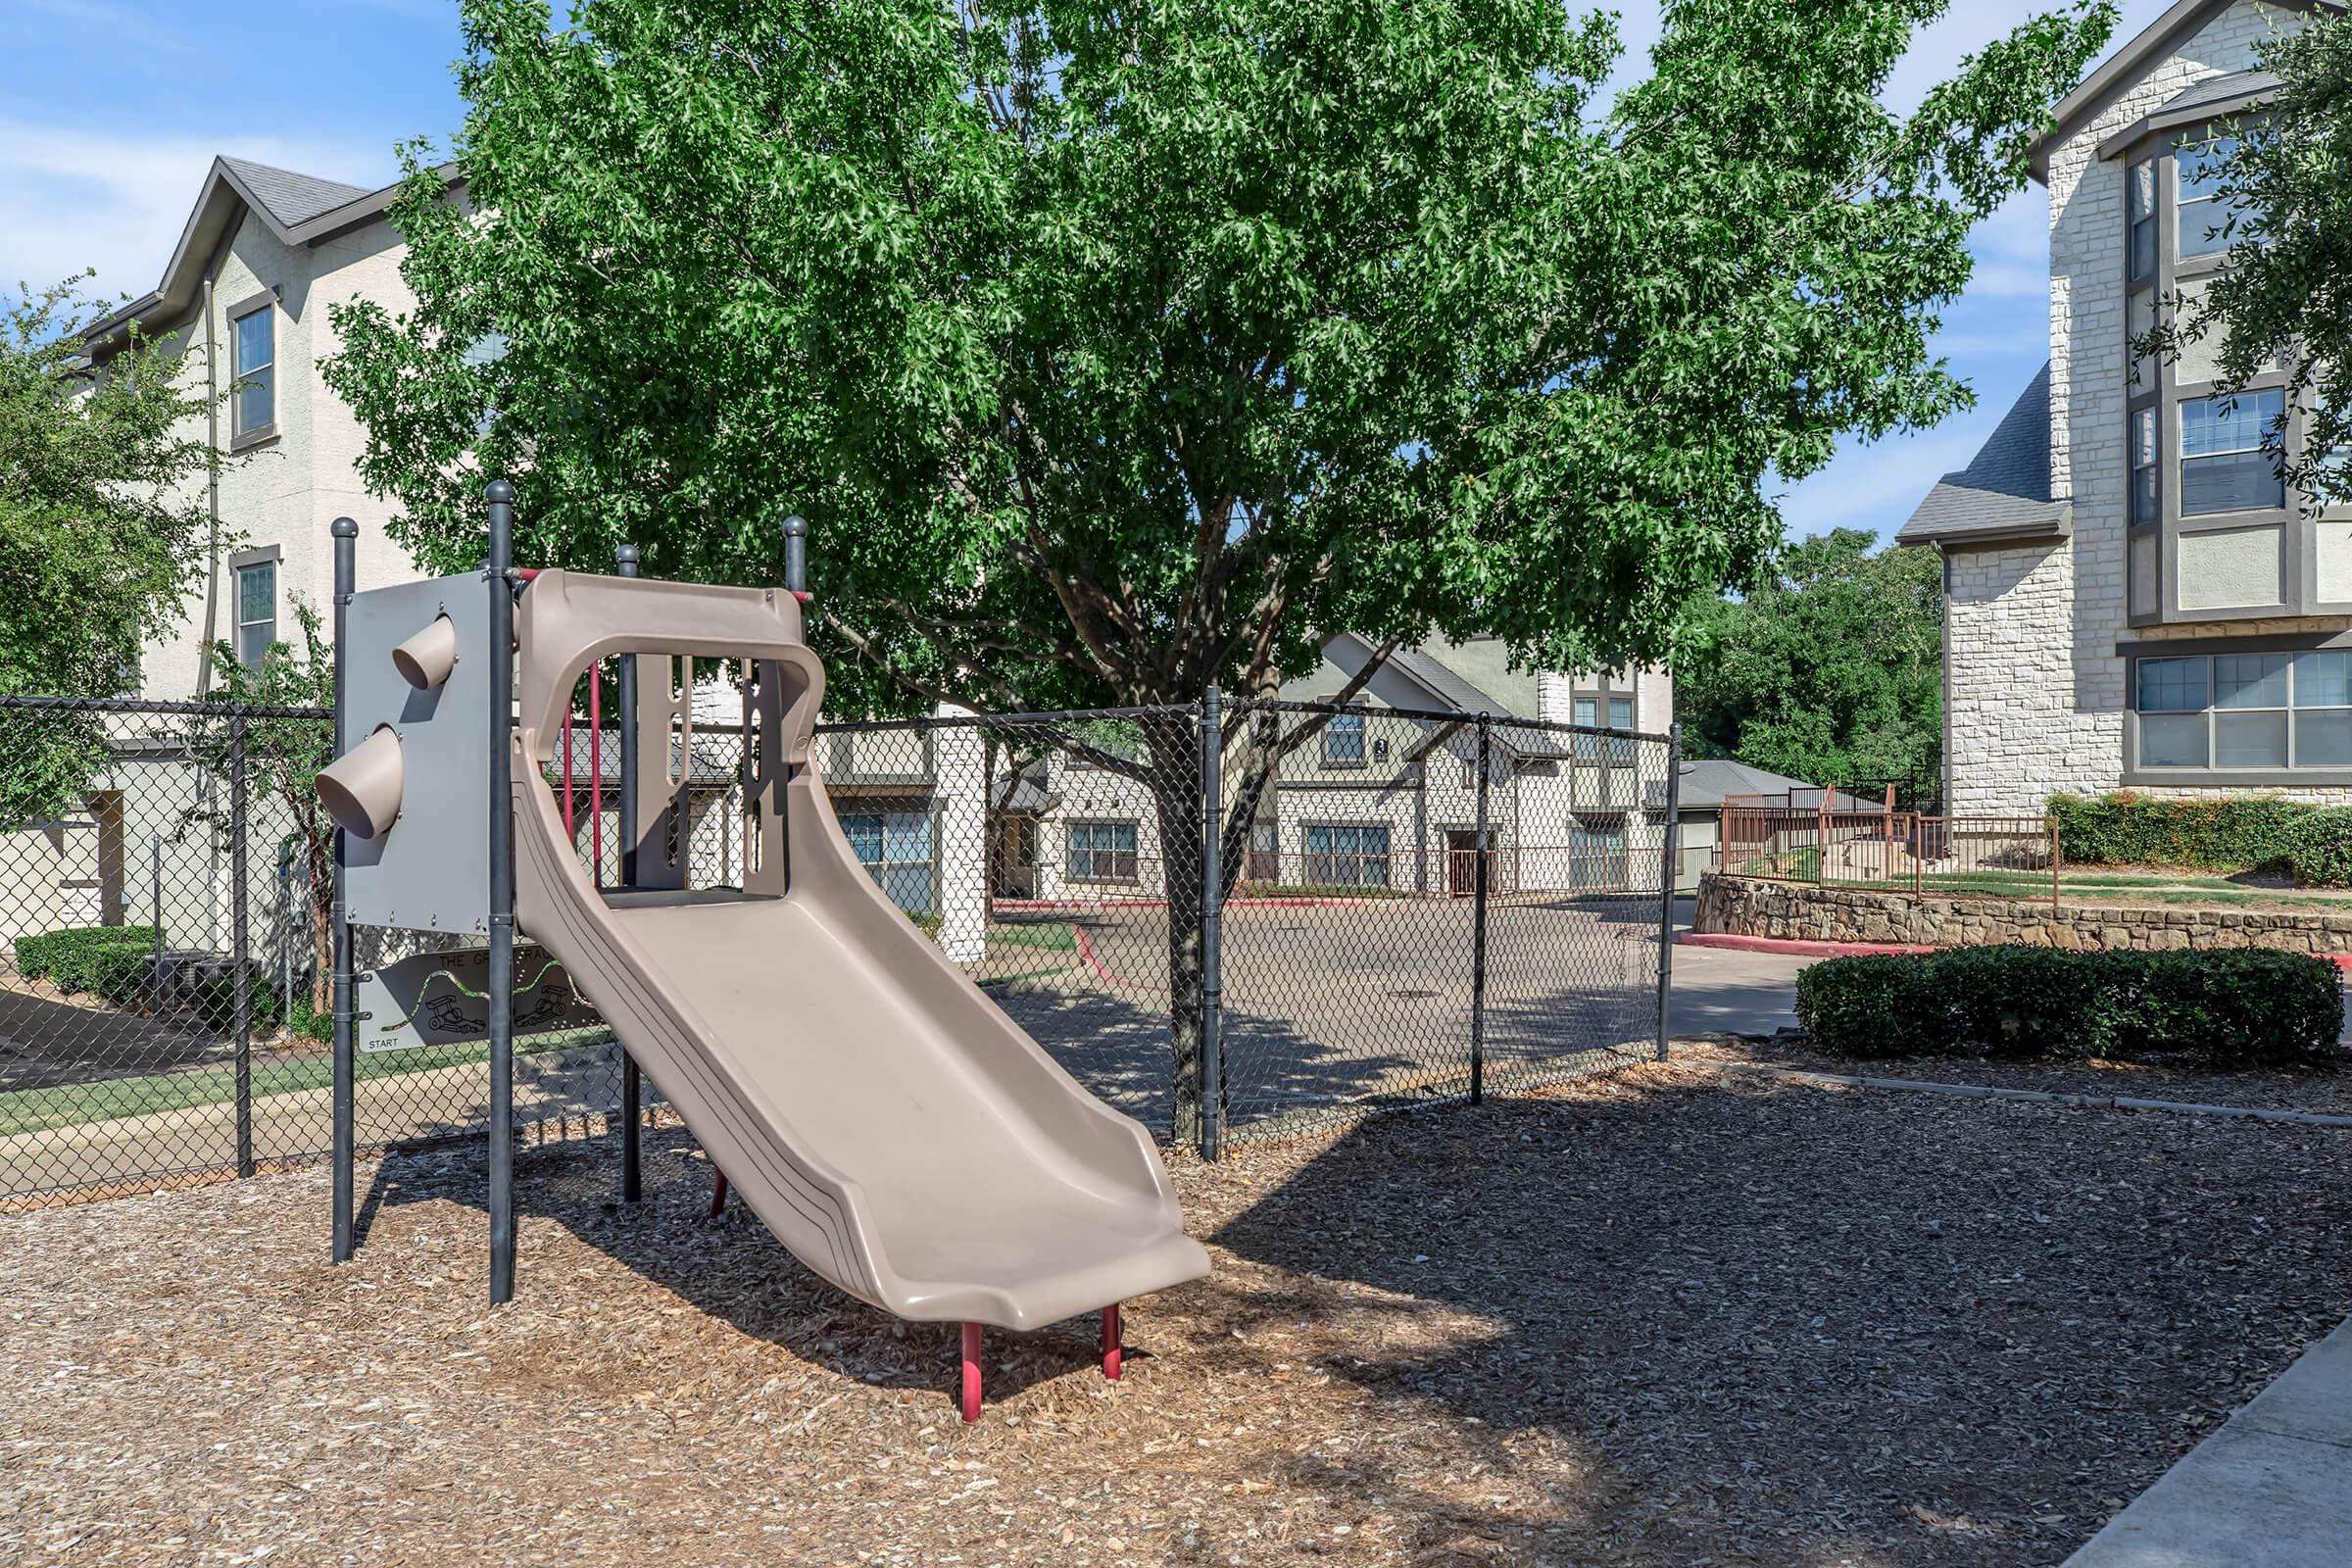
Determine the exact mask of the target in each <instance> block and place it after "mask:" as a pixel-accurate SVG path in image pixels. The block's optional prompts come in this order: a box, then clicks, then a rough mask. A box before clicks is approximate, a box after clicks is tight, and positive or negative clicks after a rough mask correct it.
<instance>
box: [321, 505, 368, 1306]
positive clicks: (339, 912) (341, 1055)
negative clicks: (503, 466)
mask: <svg viewBox="0 0 2352 1568" xmlns="http://www.w3.org/2000/svg"><path fill="white" fill-rule="evenodd" d="M328 531H329V532H331V533H332V534H333V535H334V537H335V718H334V745H333V748H332V749H333V752H334V755H335V756H337V757H340V756H342V755H343V738H344V731H345V730H346V729H347V728H348V727H349V717H350V715H349V713H348V712H347V711H346V709H345V688H346V686H347V685H348V682H347V681H346V680H345V678H344V673H343V661H344V655H345V653H346V651H347V645H346V644H345V641H344V627H345V623H346V622H347V621H348V620H349V618H350V613H351V596H352V593H353V591H354V584H355V583H356V581H357V567H356V565H355V564H354V552H355V550H356V544H355V541H357V540H358V538H359V536H360V525H359V524H358V523H356V522H354V521H352V520H351V519H350V518H349V517H337V518H336V519H335V520H334V522H333V523H332V524H331V525H330V526H329V529H328ZM334 836H335V840H334V841H335V886H334V900H333V903H332V904H331V906H330V907H329V912H328V914H327V936H328V940H329V941H330V943H331V944H332V945H333V954H334V965H335V972H334V977H333V980H332V982H331V983H332V986H333V988H334V989H333V995H332V997H331V998H330V999H329V1005H331V1006H332V1007H333V1008H334V1026H335V1047H334V1050H335V1087H334V1123H335V1127H334V1162H335V1220H334V1224H335V1239H334V1259H335V1261H336V1262H338V1263H346V1262H349V1261H350V1260H351V1244H352V1234H351V1229H352V1217H351V1210H352V1202H351V1199H352V1193H351V1188H352V1169H351V1166H352V1156H353V1152H354V1151H353V1144H354V1137H353V1129H352V1123H353V1120H354V1115H353V1110H352V1043H351V1022H352V1020H351V1013H352V997H351V906H350V905H349V904H347V903H346V902H345V901H344V886H343V872H344V867H345V865H346V864H347V863H348V862H349V860H350V847H349V846H348V845H347V844H346V843H345V842H344V837H343V830H342V829H341V828H339V827H338V828H336V829H335V830H334ZM315 896H316V895H314V897H315Z"/></svg>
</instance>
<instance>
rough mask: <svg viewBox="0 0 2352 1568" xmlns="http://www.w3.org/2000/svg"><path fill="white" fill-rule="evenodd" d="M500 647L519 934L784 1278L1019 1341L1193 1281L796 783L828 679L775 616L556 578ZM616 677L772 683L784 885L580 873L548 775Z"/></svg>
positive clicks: (991, 1012)
mask: <svg viewBox="0 0 2352 1568" xmlns="http://www.w3.org/2000/svg"><path fill="white" fill-rule="evenodd" d="M516 642H517V644H518V645H519V648H520V650H521V654H522V660H521V679H520V681H519V683H518V684H519V691H518V696H519V698H520V704H519V707H520V713H519V718H520V722H519V723H518V725H517V727H516V730H515V752H516V755H515V773H514V777H515V852H516V853H515V866H516V870H515V896H516V903H515V909H516V918H517V922H518V924H519V925H520V926H521V928H522V930H523V932H524V933H525V934H527V935H528V936H530V937H531V938H532V939H534V940H535V941H537V942H538V943H540V944H541V945H542V946H544V947H545V948H547V949H548V950H549V951H550V952H551V953H553V954H554V955H555V956H557V957H559V958H561V959H562V960H563V962H564V967H565V968H566V969H567V970H568V971H569V972H570V973H571V975H572V976H573V978H574V981H575V983H576V984H577V985H578V986H579V988H580V989H581V991H582V992H583V993H584V994H585V995H586V996H587V998H588V1000H589V1001H591V1002H592V1003H594V1004H595V1005H596V1006H597V1007H598V1009H599V1010H600V1011H601V1012H603V1014H604V1016H605V1017H606V1019H607V1020H608V1021H610V1022H611V1023H612V1025H613V1029H614V1030H615V1032H616V1033H617V1034H618V1035H619V1037H620V1041H621V1043H622V1045H624V1046H625V1047H626V1048H627V1049H628V1051H629V1052H630V1054H632V1055H633V1056H634V1057H635V1058H636V1060H637V1062H638V1064H639V1066H640V1067H641V1068H642V1069H643V1070H644V1071H645V1072H646V1073H647V1074H648V1075H649V1076H650V1077H651V1078H652V1079H653V1081H654V1082H655V1084H656V1085H657V1086H658V1087H659V1088H660V1089H661V1090H662V1094H663V1095H664V1096H666V1097H667V1098H668V1100H669V1102H670V1103H671V1104H672V1105H673V1106H675V1107H676V1108H677V1109H678V1110H679V1112H680V1113H681V1114H682V1115H683V1116H684V1117H685V1120H686V1123H687V1125H688V1126H689V1127H690V1128H691V1129H692V1130H693V1132H694V1133H695V1135H696V1137H697V1138H698V1139H700V1140H701V1142H702V1144H703V1146H704V1147H705V1148H706V1149H707V1150H708V1151H709V1152H710V1153H711V1157H712V1158H713V1159H714V1160H715V1161H716V1162H717V1164H718V1166H719V1168H720V1169H721V1170H723V1171H725V1173H726V1175H727V1179H728V1183H729V1186H730V1187H731V1188H732V1190H733V1191H734V1192H735V1193H736V1194H737V1195H738V1196H739V1197H740V1198H742V1199H743V1200H744V1201H747V1202H748V1203H750V1205H751V1206H752V1208H753V1210H754V1211H755V1212H757V1213H758V1214H759V1216H760V1219H761V1220H762V1221H764V1222H765V1223H766V1225H767V1226H768V1228H769V1229H770V1230H772V1231H773V1232H774V1233H775V1235H776V1236H777V1238H778V1239H779V1240H780V1241H782V1242H783V1243H784V1245H785V1246H786V1247H788V1248H789V1249H791V1250H792V1251H793V1253H794V1255H796V1256H797V1257H799V1258H800V1259H801V1260H802V1261H803V1262H804V1263H806V1264H808V1265H809V1268H811V1269H813V1270H815V1271H816V1272H817V1273H818V1274H820V1275H822V1276H823V1277H824V1278H826V1279H827V1280H830V1281H831V1282H832V1283H834V1284H835V1285H837V1286H839V1287H840V1288H841V1289H842V1290H844V1291H846V1292H848V1293H849V1294H850V1295H852V1296H855V1297H857V1298H858V1299H861V1300H864V1301H868V1302H871V1303H872V1304H874V1305H876V1306H879V1307H882V1308H883V1309H885V1310H887V1311H890V1312H893V1313H896V1314H898V1315H899V1316H901V1317H907V1318H915V1319H934V1320H949V1321H962V1322H967V1323H989V1324H995V1325H998V1326H1000V1327H1004V1328H1009V1329H1035V1328H1042V1327H1044V1326H1045V1325H1047V1324H1050V1323H1054V1322H1056V1321H1058V1320H1060V1319H1063V1318H1066V1317H1071V1316H1074V1315H1077V1314H1080V1313H1087V1312H1092V1311H1095V1310H1097V1309H1099V1308H1102V1307H1105V1306H1108V1305H1111V1304H1113V1303H1115V1302H1118V1301H1120V1300H1122V1299H1126V1298H1130V1297H1134V1296H1139V1295H1142V1294H1144V1293H1146V1292H1151V1291H1156V1290H1161V1289H1164V1288H1166V1287H1168V1286H1171V1285H1176V1284H1179V1283H1182V1282H1183V1281H1186V1280H1190V1279H1195V1278H1198V1277H1200V1276H1201V1275H1202V1274H1205V1273H1206V1272H1207V1271H1208V1257H1207V1254H1206V1253H1205V1252H1204V1251H1203V1250H1202V1249H1201V1246H1200V1244H1199V1243H1197V1242H1195V1241H1193V1240H1192V1239H1191V1238H1190V1237H1188V1236H1186V1235H1185V1234H1184V1230H1183V1224H1182V1216H1181V1215H1180V1214H1179V1212H1178V1209H1177V1204H1176V1198H1175V1194H1174V1191H1173V1190H1172V1188H1171V1187H1170V1185H1169V1182H1168V1178H1167V1172H1166V1170H1165V1169H1164V1168H1163V1167H1162V1166H1161V1164H1160V1161H1159V1156H1158V1153H1157V1152H1156V1151H1155V1150H1154V1148H1153V1147H1152V1139H1151V1136H1150V1134H1148V1133H1147V1132H1146V1131H1145V1130H1144V1128H1143V1127H1142V1126H1141V1125H1140V1124H1139V1123H1137V1122H1136V1121H1134V1120H1133V1119H1132V1118H1130V1117H1127V1116H1124V1115H1121V1114H1120V1113H1118V1112H1117V1111H1114V1110H1112V1109H1111V1108H1110V1107H1109V1106H1107V1105H1105V1104H1103V1103H1102V1102H1101V1101H1099V1100H1097V1099H1096V1098H1095V1097H1094V1096H1093V1095H1091V1094H1089V1093H1088V1092H1087V1091H1086V1090H1085V1089H1083V1088H1082V1087H1080V1086H1079V1085H1078V1083H1077V1082H1076V1081H1075V1080H1073V1079H1072V1078H1071V1077H1070V1076H1069V1075H1068V1074H1067V1073H1065V1072H1064V1071H1063V1070H1062V1069H1061V1068H1060V1066H1059V1065H1057V1064H1056V1063H1055V1062H1054V1060H1053V1058H1052V1057H1050V1056H1048V1055H1047V1054H1046V1053H1045V1052H1044V1051H1043V1050H1042V1049H1041V1048H1040V1047H1039V1046H1038V1045H1037V1043H1036V1042H1035V1041H1033V1040H1031V1039H1030V1038H1029V1036H1028V1035H1027V1034H1026V1033H1025V1032H1024V1031H1022V1030H1021V1029H1020V1027H1019V1026H1018V1025H1016V1024H1014V1023H1013V1022H1012V1021H1011V1020H1010V1019H1009V1018H1007V1017H1006V1016H1005V1014H1004V1013H1003V1012H1002V1011H1001V1010H1000V1009H999V1008H998V1007H997V1005H995V1004H994V1003H993V1002H991V1001H990V1000H989V999H988V998H987V996H986V995H984V994H983V993H982V992H981V991H980V989H979V988H978V987H977V986H975V985H973V984H972V983H971V981H970V980H969V979H968V978H967V977H966V976H965V975H964V974H963V973H962V971H961V970H959V969H957V968H956V966H955V965H954V964H953V963H951V962H949V961H948V959H947V958H946V957H945V956H943V955H942V954H941V953H940V952H939V951H938V949H937V948H936V947H935V946H934V945H933V944H932V943H931V942H930V941H929V939H928V938H926V937H925V936H924V935H923V934H922V932H920V931H919V930H917V929H916V928H915V926H914V925H913V923H912V922H910V921H909V920H908V919H907V916H906V915H905V913H904V912H902V911H901V910H900V909H899V908H898V907H897V906H895V905H894V904H892V903H891V902H890V901H889V900H888V899H887V898H886V897H885V896H884V895H883V894H882V892H881V890H880V889H879V888H877V887H876V886H875V884H874V881H873V878H872V877H871V876H870V875H869V874H868V873H867V872H866V870H865V868H864V867H863V866H861V865H860V864H859V863H858V859H857V857H856V856H855V854H854V853H853V852H852V851H851V849H850V846H849V842H848V840H847V839H846V838H844V836H843V834H842V831H841V827H840V825H839V823H838V822H837V821H836V820H835V817H834V814H833V809H832V806H831V804H830V802H829V801H828V800H827V798H826V795H825V790H824V786H823V783H822V780H821V779H820V777H819V776H818V773H817V770H816V768H815V766H814V765H813V763H812V761H811V760H810V757H809V726H810V725H811V724H812V723H813V722H814V717H815V711H816V706H817V702H818V699H819V698H820V697H821V694H822V690H823V672H822V669H821V667H820V666H819V665H818V664H817V662H816V661H815V659H814V658H813V657H812V656H811V655H809V652H808V650H807V648H806V647H805V646H803V645H802V644H801V639H800V608H799V606H798V605H797V604H796V603H795V602H794V601H793V600H792V598H791V597H790V596H789V595H781V594H773V593H763V592H762V591H761V590H758V589H723V588H721V589H714V588H707V587H694V588H691V589H689V588H687V587H686V585H682V584H666V583H657V582H644V581H639V580H624V579H619V578H608V577H580V576H569V575H567V574H565V573H563V572H556V571H549V572H544V573H541V574H540V576H539V578H538V579H537V581H535V582H534V583H533V584H532V585H531V587H530V589H529V590H528V591H527V592H526V593H525V594H524V595H523V596H522V602H521V607H520V614H519V616H518V619H517V636H516ZM630 652H636V653H653V652H661V653H664V654H681V655H685V654H710V655H719V656H726V655H733V656H736V657H745V656H747V655H748V656H751V657H757V658H759V659H760V660H761V661H762V662H763V663H762V688H763V693H762V702H763V704H764V706H763V709H762V713H763V718H762V723H763V726H764V727H763V730H762V741H761V744H760V747H759V752H760V756H761V759H762V760H761V763H760V768H759V773H760V775H761V776H760V777H759V779H758V780H757V783H756V787H755V791H754V793H755V795H756V796H758V797H760V798H761V799H763V800H765V801H767V802H768V803H770V805H771V807H772V809H773V814H772V816H771V817H770V818H769V819H768V820H769V821H770V823H771V824H772V828H771V831H773V833H774V837H775V842H774V844H773V845H772V847H771V849H770V852H769V853H770V854H771V855H776V856H780V858H781V859H782V861H783V864H782V865H779V866H774V867H770V868H768V870H767V871H766V872H764V873H763V875H762V876H759V877H754V876H747V877H746V878H745V880H746V882H747V883H750V884H751V886H750V887H748V888H747V889H741V890H739V889H732V888H717V889H687V888H682V887H681V888H675V889H666V890H665V889H652V890H645V889H639V890H632V891H628V892H618V893H616V892H612V891H609V890H607V891H600V890H599V889H598V888H597V887H596V886H595V885H594V884H593V883H592V882H591V881H590V879H589V877H588V875H587V873H586V870H585V868H584V867H583V866H582V865H581V864H580V861H579V858H578V857H577V855H576V854H575V852H574V851H573V849H572V846H571V843H570V841H569V838H568V837H567V835H566V833H565V831H564V822H563V820H562V817H561V814H560V811H559V809H558V807H557V805H556V802H555V801H554V799H553V797H552V795H551V792H550V791H549V790H548V789H547V788H546V787H545V785H544V783H543V774H542V773H541V766H542V764H543V763H544V762H545V761H546V760H548V759H549V758H550V757H552V756H553V755H554V747H555V745H556V742H557V735H556V729H557V727H558V726H560V724H561V720H562V713H563V711H564V707H565V706H566V705H567V703H568V700H569V694H570V691H571V686H572V682H573V680H574V679H575V678H576V677H577V675H578V674H579V672H580V671H581V670H583V669H584V668H585V667H586V665H587V663H588V662H590V661H592V660H595V659H600V658H603V657H605V656H606V655H607V654H613V653H630ZM641 663H645V664H653V663H656V661H641ZM660 663H661V667H662V668H664V669H665V668H666V667H667V665H666V662H660ZM663 727H664V728H666V725H664V726H663ZM653 733H654V732H653V731H652V730H648V731H647V734H648V738H649V744H648V747H647V750H648V751H649V753H652V754H653V755H654V756H655V757H657V758H659V757H660V756H661V752H662V750H664V749H665V748H662V743H661V742H660V741H658V740H653V739H652V735H653ZM656 765H657V767H658V766H659V763H657V764H656ZM786 866H788V867H789V875H788V876H787V875H786V874H785V867H786ZM641 880H642V879H641ZM655 880H659V878H658V877H657V878H655ZM675 880H683V879H682V878H675ZM762 880H765V881H767V882H769V883H771V884H774V887H775V890H774V891H761V888H760V883H761V881H762Z"/></svg>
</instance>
